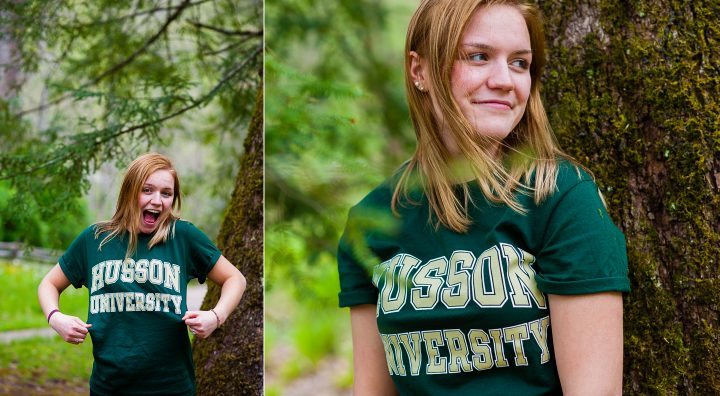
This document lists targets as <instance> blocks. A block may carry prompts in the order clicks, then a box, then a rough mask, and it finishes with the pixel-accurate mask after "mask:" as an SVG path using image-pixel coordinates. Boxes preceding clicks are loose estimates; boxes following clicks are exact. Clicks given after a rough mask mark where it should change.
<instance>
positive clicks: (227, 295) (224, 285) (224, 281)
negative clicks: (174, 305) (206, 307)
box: [182, 256, 247, 338]
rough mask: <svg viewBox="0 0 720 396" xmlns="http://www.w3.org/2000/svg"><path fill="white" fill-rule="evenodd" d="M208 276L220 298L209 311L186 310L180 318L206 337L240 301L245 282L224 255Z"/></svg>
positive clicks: (191, 328) (225, 318)
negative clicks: (215, 286)
mask: <svg viewBox="0 0 720 396" xmlns="http://www.w3.org/2000/svg"><path fill="white" fill-rule="evenodd" d="M208 278H210V280H211V281H213V282H214V283H216V284H217V285H218V286H220V300H218V303H217V304H216V305H215V307H214V308H213V309H212V310H211V311H188V312H186V313H185V316H183V318H182V319H183V321H185V324H186V325H188V326H189V327H190V330H191V331H192V332H193V333H195V334H196V335H197V336H198V337H200V338H206V337H208V336H209V335H210V334H212V332H213V331H215V329H217V328H218V327H219V325H222V324H223V323H225V321H226V320H227V318H228V316H230V313H232V311H233V310H234V309H235V307H237V305H238V303H240V299H241V298H242V295H243V293H244V292H245V286H246V283H247V282H246V281H245V277H244V276H243V274H242V273H241V272H240V271H239V270H238V269H237V268H235V266H234V265H232V264H231V263H230V262H229V261H228V260H227V259H226V258H225V256H220V258H219V259H218V261H217V262H216V263H215V265H214V266H213V269H212V270H211V271H210V272H209V273H208ZM213 311H214V312H215V313H213ZM215 315H217V316H215Z"/></svg>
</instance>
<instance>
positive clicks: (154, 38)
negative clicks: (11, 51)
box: [15, 0, 190, 117]
mask: <svg viewBox="0 0 720 396" xmlns="http://www.w3.org/2000/svg"><path fill="white" fill-rule="evenodd" d="M189 5H190V0H185V1H183V2H182V4H180V5H179V6H177V9H176V10H175V12H174V13H173V14H172V15H170V16H169V17H168V19H167V20H166V21H165V23H164V24H163V25H162V26H161V27H160V29H159V30H158V31H157V32H156V33H155V34H154V35H153V36H152V37H150V38H149V39H148V40H147V41H146V42H145V44H143V46H142V47H140V48H138V49H137V50H135V52H133V53H132V54H130V56H128V57H127V58H125V59H124V60H122V61H121V62H120V63H117V64H115V65H114V66H113V67H111V68H110V69H108V70H106V71H104V72H103V73H101V74H100V75H98V76H97V77H95V78H93V79H92V80H91V81H89V82H87V83H85V84H83V85H82V86H80V89H84V88H87V87H90V86H92V85H95V84H97V83H98V82H100V81H101V80H103V79H104V78H106V77H108V76H110V75H112V74H114V73H117V72H118V71H119V70H121V69H122V68H124V67H125V66H127V65H129V64H130V63H132V62H133V61H134V60H135V58H137V57H138V56H140V55H141V54H142V53H144V52H145V51H147V49H148V48H150V46H151V45H152V44H153V43H155V41H157V40H158V39H159V38H160V37H161V36H162V35H163V33H164V32H165V31H166V30H167V29H168V27H169V26H170V24H171V23H172V22H173V21H174V20H176V19H177V18H178V17H179V16H180V14H182V12H183V10H184V9H185V8H186V7H188V6H189ZM71 96H72V94H70V93H66V94H65V95H63V96H61V97H59V98H56V99H53V100H51V101H50V102H48V103H45V104H43V105H41V106H38V107H35V108H32V109H28V110H23V111H20V112H19V113H16V114H15V115H16V116H18V117H20V116H23V115H25V114H28V113H33V112H36V111H41V110H45V109H47V108H48V107H50V106H54V105H56V104H58V103H60V102H64V101H65V100H67V99H68V98H70V97H71Z"/></svg>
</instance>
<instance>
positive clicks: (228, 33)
mask: <svg viewBox="0 0 720 396" xmlns="http://www.w3.org/2000/svg"><path fill="white" fill-rule="evenodd" d="M187 22H188V23H189V24H191V25H193V26H195V27H196V28H198V29H208V30H212V31H213V32H216V33H220V34H224V35H226V36H244V37H262V35H263V31H262V30H228V29H225V28H221V27H217V26H211V25H206V24H204V23H201V22H197V21H187Z"/></svg>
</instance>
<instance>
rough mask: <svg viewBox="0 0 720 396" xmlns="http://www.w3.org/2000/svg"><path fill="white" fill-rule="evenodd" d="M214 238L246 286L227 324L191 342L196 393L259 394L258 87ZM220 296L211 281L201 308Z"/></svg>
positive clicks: (260, 217)
mask: <svg viewBox="0 0 720 396" xmlns="http://www.w3.org/2000/svg"><path fill="white" fill-rule="evenodd" d="M217 244H218V247H219V248H220V250H222V252H223V254H224V255H225V257H227V259H228V260H229V261H230V262H231V263H233V264H234V265H235V266H236V267H237V268H238V269H240V271H241V272H242V273H243V274H244V275H245V277H246V279H247V289H246V290H245V295H244V296H243V299H242V301H241V302H240V305H238V307H237V309H235V311H234V312H233V313H232V314H231V315H230V317H229V318H228V319H227V321H226V322H225V324H224V325H223V326H222V327H220V328H219V329H217V330H216V331H215V332H214V333H213V334H212V335H211V336H210V337H208V338H207V339H205V340H202V339H199V338H196V339H195V340H194V342H193V358H194V361H195V373H196V377H197V392H198V395H201V396H204V395H260V394H262V388H263V282H262V279H263V95H262V92H259V93H258V96H257V102H256V105H255V111H254V113H253V118H252V120H251V122H250V126H249V128H248V135H247V138H246V139H245V154H244V155H243V157H242V159H241V164H240V171H239V173H238V175H237V178H236V182H235V191H233V195H232V199H231V201H230V204H229V206H228V208H227V211H226V213H225V218H224V220H223V224H222V226H221V228H220V233H219V235H218V238H217ZM219 297H220V288H219V287H217V286H216V285H214V284H212V282H210V285H209V287H208V292H207V294H206V296H205V300H204V301H203V304H202V308H201V309H203V310H206V309H210V308H212V307H213V306H215V304H216V303H217V301H218V299H219Z"/></svg>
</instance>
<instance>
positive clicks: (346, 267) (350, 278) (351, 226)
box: [337, 210, 378, 307]
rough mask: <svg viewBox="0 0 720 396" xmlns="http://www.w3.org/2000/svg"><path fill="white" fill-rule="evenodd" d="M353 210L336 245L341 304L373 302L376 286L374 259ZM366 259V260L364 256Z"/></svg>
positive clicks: (374, 301) (375, 301) (376, 290)
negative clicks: (373, 281) (373, 272)
mask: <svg viewBox="0 0 720 396" xmlns="http://www.w3.org/2000/svg"><path fill="white" fill-rule="evenodd" d="M354 213H355V211H354V210H351V211H350V214H349V215H348V222H347V225H346V226H345V232H344V233H343V236H342V238H341V239H340V243H339V246H338V254H337V260H338V273H339V275H340V293H339V294H338V299H339V302H340V304H339V305H340V307H350V306H353V305H360V304H376V303H377V298H378V289H377V287H375V285H374V284H373V283H372V270H373V267H374V265H373V260H371V259H370V257H371V253H370V249H369V248H368V245H367V239H366V235H365V233H364V232H363V231H362V227H358V226H357V222H356V221H355V220H356V218H355V216H354ZM363 258H365V259H363Z"/></svg>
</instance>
